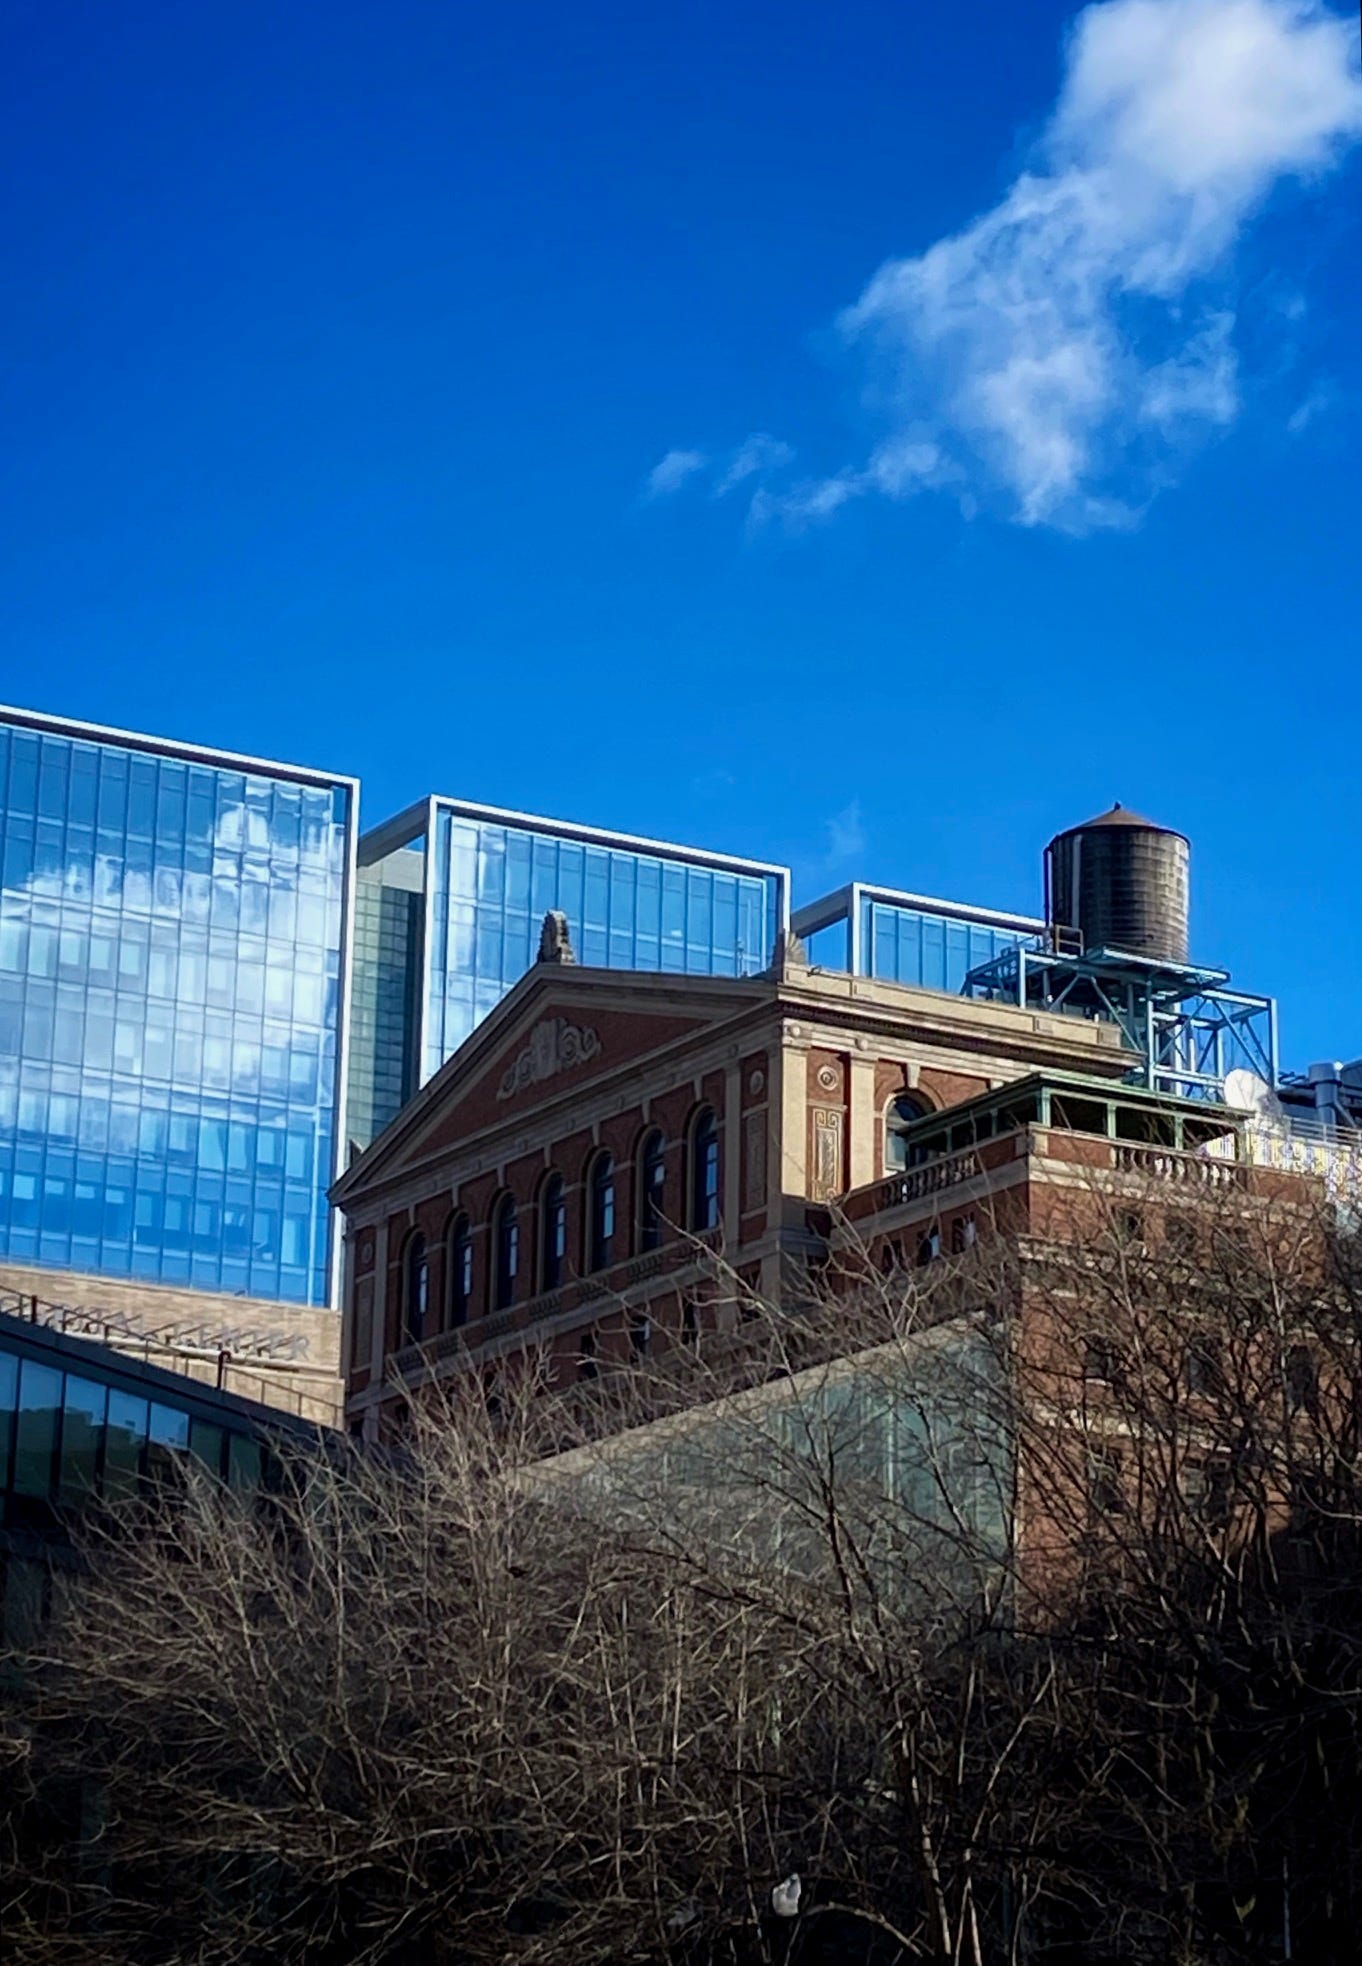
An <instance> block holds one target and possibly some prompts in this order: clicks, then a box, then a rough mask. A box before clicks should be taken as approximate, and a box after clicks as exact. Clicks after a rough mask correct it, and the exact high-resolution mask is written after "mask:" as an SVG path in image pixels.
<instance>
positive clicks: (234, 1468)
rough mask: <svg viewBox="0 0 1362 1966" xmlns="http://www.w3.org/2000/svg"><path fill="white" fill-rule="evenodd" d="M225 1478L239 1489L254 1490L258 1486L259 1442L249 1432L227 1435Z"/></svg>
mask: <svg viewBox="0 0 1362 1966" xmlns="http://www.w3.org/2000/svg"><path fill="white" fill-rule="evenodd" d="M227 1479H228V1481H229V1482H230V1483H231V1485H232V1487H233V1488H235V1489H239V1490H246V1491H254V1490H255V1489H257V1488H259V1486H260V1442H259V1441H258V1440H252V1439H251V1437H250V1435H249V1434H229V1435H228V1436H227Z"/></svg>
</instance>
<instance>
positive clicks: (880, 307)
mask: <svg viewBox="0 0 1362 1966" xmlns="http://www.w3.org/2000/svg"><path fill="white" fill-rule="evenodd" d="M1355 40H1356V29H1355V24H1354V23H1351V22H1348V21H1346V20H1344V19H1343V18H1341V17H1340V16H1338V15H1337V14H1335V13H1333V12H1331V11H1329V10H1328V9H1326V8H1325V7H1323V6H1322V5H1319V4H1316V0H1106V4H1100V5H1092V6H1089V7H1086V8H1085V9H1084V10H1083V12H1082V13H1081V14H1079V16H1078V18H1077V20H1076V22H1075V24H1074V28H1073V31H1072V34H1071V36H1070V39H1069V45H1068V49H1067V59H1066V67H1065V74H1064V80H1063V84H1062V87H1061V90H1060V95H1059V99H1058V101H1057V103H1056V105H1055V108H1054V110H1053V113H1052V115H1051V117H1050V120H1049V122H1048V125H1047V126H1046V129H1045V131H1044V133H1043V135H1042V137H1041V140H1040V143H1039V145H1038V147H1037V152H1036V155H1035V157H1034V159H1033V161H1032V166H1031V168H1029V169H1027V170H1025V171H1023V172H1021V173H1020V175H1018V176H1017V178H1016V179H1015V180H1014V182H1013V183H1012V184H1011V186H1010V187H1009V189H1008V190H1007V192H1006V193H1005V195H1004V196H1003V197H1002V199H1001V200H1000V201H999V203H998V204H997V205H995V206H994V207H993V208H992V210H990V211H987V212H985V213H984V214H983V215H982V216H981V217H980V218H977V219H976V220H974V222H973V223H972V224H970V225H968V226H966V227H965V229H964V230H963V231H960V232H957V233H954V234H952V235H950V236H948V237H946V238H943V239H939V240H938V241H937V242H936V243H935V244H934V245H932V246H929V247H928V248H927V250H926V251H925V252H922V253H919V254H917V255H916V256H914V257H912V258H907V259H895V260H890V261H888V262H887V263H886V264H885V265H884V266H882V267H881V268H880V269H879V271H878V272H877V273H876V274H875V275H874V277H873V278H872V279H871V280H870V282H869V284H868V285H867V286H866V288H865V291H864V292H863V293H862V294H861V296H860V298H859V300H857V301H856V302H855V304H854V305H853V306H851V307H850V308H848V309H847V310H846V311H845V312H844V313H843V314H842V316H841V317H840V320H839V324H838V325H839V329H840V332H841V335H842V337H843V339H844V341H845V343H846V345H847V346H848V347H849V348H851V349H854V350H856V351H857V352H858V353H859V354H861V355H863V356H864V357H865V358H866V360H867V362H868V364H869V370H870V376H871V378H872V380H873V384H874V398H873V400H875V401H876V402H877V403H878V404H879V405H880V406H881V409H882V410H883V411H884V412H885V413H886V415H887V420H888V434H887V436H886V437H885V439H884V440H883V442H882V443H881V444H880V446H879V447H878V448H877V449H876V450H875V451H874V452H872V455H871V457H870V460H869V462H868V463H867V464H866V465H864V466H860V467H855V468H851V467H848V468H844V469H843V470H841V471H838V472H836V473H834V474H833V475H832V476H830V477H828V478H825V479H824V480H822V481H821V482H816V483H813V484H806V485H804V486H801V487H796V488H795V490H794V491H793V492H792V493H790V494H788V495H787V496H786V498H784V499H783V500H781V499H773V498H771V497H769V496H768V497H766V498H765V499H764V500H762V501H761V503H760V504H759V506H758V508H757V509H756V511H754V515H753V516H754V517H756V518H761V517H766V516H771V515H773V514H778V515H780V516H782V517H784V518H785V519H786V520H787V522H794V523H800V522H806V521H808V520H810V519H813V518H818V517H825V516H827V514H828V513H830V512H832V511H835V510H836V509H837V508H838V507H839V506H841V505H843V504H845V503H846V502H847V501H848V499H850V498H853V497H858V496H861V495H863V494H865V493H867V492H871V491H875V492H879V493H881V494H883V495H886V496H889V497H893V498H903V497H906V496H908V495H909V494H911V493H913V492H916V491H918V490H920V489H922V488H923V487H924V486H928V485H936V486H940V485H954V486H955V488H956V490H957V493H958V495H960V496H962V497H965V498H968V497H969V496H970V495H971V493H972V491H982V492H984V493H986V494H992V495H995V496H996V495H997V494H999V493H1001V494H1002V496H1003V498H1004V501H1005V502H1006V504H1007V505H1008V507H1009V509H1010V510H1011V511H1012V512H1013V513H1014V514H1015V516H1016V517H1017V518H1019V519H1020V520H1021V521H1022V522H1023V523H1025V524H1031V525H1036V524H1048V525H1055V526H1059V527H1062V528H1064V529H1066V530H1070V531H1077V532H1082V531H1088V530H1091V529H1092V528H1094V527H1098V526H1107V525H1119V524H1128V523H1130V522H1131V521H1132V520H1133V518H1134V517H1135V515H1136V510H1137V507H1138V504H1139V502H1140V501H1141V499H1143V498H1144V497H1146V496H1147V495H1148V493H1149V491H1151V490H1152V489H1153V488H1154V486H1155V485H1157V484H1158V483H1159V482H1160V481H1163V480H1165V479H1166V478H1167V476H1168V474H1169V472H1170V470H1171V468H1172V466H1173V465H1174V464H1175V462H1176V460H1177V458H1178V457H1179V456H1180V455H1182V454H1183V453H1184V452H1185V450H1186V447H1187V445H1188V444H1189V442H1191V441H1193V440H1195V439H1196V438H1197V437H1199V436H1202V435H1204V434H1206V433H1207V432H1210V431H1214V430H1216V429H1222V428H1224V427H1225V426H1226V425H1227V424H1228V423H1230V422H1231V421H1232V420H1233V418H1234V417H1235V415H1236V414H1237V410H1238V390H1237V384H1236V362H1235V353H1234V346H1233V329H1234V308H1233V283H1232V253H1233V248H1234V247H1235V245H1236V244H1237V242H1238V241H1239V239H1240V238H1241V237H1242V235H1243V234H1244V232H1245V230H1246V228H1247V226H1248V224H1249V223H1250V221H1251V220H1252V218H1253V217H1254V215H1255V214H1256V213H1257V212H1258V211H1259V210H1260V209H1261V207H1262V205H1263V204H1264V202H1265V200H1266V199H1267V198H1268V196H1269V194H1270V193H1271V192H1272V191H1273V190H1274V189H1275V188H1276V187H1277V186H1278V185H1279V184H1280V183H1281V182H1282V181H1284V180H1287V179H1307V178H1312V177H1317V176H1319V175H1322V174H1323V173H1325V172H1326V171H1328V170H1330V169H1331V168H1333V167H1334V166H1335V165H1336V164H1337V162H1338V161H1339V159H1340V157H1341V155H1342V154H1343V152H1344V150H1345V149H1346V148H1347V146H1348V145H1349V144H1350V143H1351V142H1352V141H1354V140H1355V139H1356V138H1357V137H1358V135H1359V134H1362V80H1360V79H1359V75H1358V69H1357V61H1356V56H1355V53H1354V42H1355Z"/></svg>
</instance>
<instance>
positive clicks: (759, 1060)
mask: <svg viewBox="0 0 1362 1966" xmlns="http://www.w3.org/2000/svg"><path fill="white" fill-rule="evenodd" d="M1127 1064H1128V1060H1127V1059H1126V1057H1125V1055H1124V1054H1123V1053H1122V1052H1121V1050H1120V1049H1119V1046H1118V1043H1117V1041H1116V1038H1115V1034H1114V1032H1112V1031H1111V1030H1109V1029H1107V1028H1105V1027H1101V1026H1095V1025H1091V1024H1077V1023H1075V1022H1074V1021H1073V1020H1068V1019H1064V1018H1057V1017H1056V1018H1050V1017H1036V1016H1035V1015H1033V1014H1032V1013H1031V1012H1029V1011H1028V1012H1026V1013H1021V1012H1018V1011H1015V1010H1011V1009H1009V1008H1007V1007H1002V1006H998V1005H992V1004H976V1003H972V1002H966V1001H964V1000H961V999H956V998H951V997H944V996H939V995H936V994H933V993H930V992H926V991H921V990H914V989H908V988H905V987H901V986H897V985H891V984H879V983H869V982H866V981H864V980H863V979H857V980H856V981H855V982H854V984H853V982H852V979H850V978H847V977H845V976H842V975H832V974H827V975H825V974H824V973H823V972H821V971H818V970H809V969H807V968H805V967H803V966H802V965H799V964H793V965H790V966H788V967H786V969H785V970H784V971H783V972H782V973H781V974H778V975H776V974H772V975H768V976H764V977H758V978H753V979H749V980H743V981H729V980H723V979H710V978H699V977H665V976H651V975H635V974H628V973H621V972H613V971H601V970H586V969H576V968H560V967H557V966H548V965H546V966H544V967H542V968H538V969H535V970H532V971H531V972H530V973H529V974H528V975H527V976H526V977H525V978H523V979H522V981H521V983H520V984H518V985H517V987H516V989H515V990H514V991H513V992H512V993H511V995H510V996H509V997H508V998H507V999H506V1000H505V1002H504V1003H503V1004H502V1005H501V1006H500V1008H499V1009H498V1010H497V1011H496V1012H495V1013H494V1014H493V1016H492V1017H491V1018H489V1019H488V1020H487V1023H486V1024H484V1025H483V1026H482V1027H481V1029H480V1030H479V1031H478V1032H476V1033H475V1034H474V1035H473V1037H471V1038H470V1039H469V1040H468V1041H467V1043H466V1044H465V1045H464V1046H463V1048H462V1050H461V1051H460V1052H459V1053H458V1054H456V1056H455V1057H454V1058H452V1059H451V1060H450V1061H449V1063H448V1064H447V1065H446V1066H445V1067H444V1068H443V1069H442V1071H441V1072H440V1073H439V1074H438V1075H437V1076H436V1078H435V1079H433V1080H432V1081H431V1083H430V1084H429V1085H428V1086H427V1087H426V1088H425V1089H424V1090H423V1091H422V1092H421V1093H420V1094H418V1095H417V1097H416V1098H415V1099H414V1100H413V1101H412V1102H411V1104H410V1105H409V1106H408V1107H407V1108H406V1110H405V1111H404V1112H403V1113H402V1114H401V1115H399V1117H398V1119H397V1120H396V1121H395V1122H394V1123H393V1125H392V1126H391V1127H390V1128H389V1129H388V1130H387V1132H386V1133H385V1134H384V1135H383V1136H382V1137H381V1138H380V1139H379V1140H378V1141H376V1142H375V1143H374V1145H373V1146H372V1147H371V1148H370V1149H369V1151H368V1152H367V1153H366V1154H365V1155H363V1156H362V1157H361V1159H360V1160H359V1161H358V1162H357V1163H356V1164H355V1165H354V1166H353V1167H352V1168H351V1169H350V1170H349V1172H348V1173H347V1174H346V1175H345V1176H344V1177H343V1178H342V1180H341V1181H340V1182H339V1183H338V1185H337V1189H336V1191H335V1192H336V1199H337V1201H338V1203H339V1205H340V1207H341V1209H342V1210H343V1212H344V1214H345V1217H346V1220H347V1236H346V1250H347V1263H346V1301H345V1310H346V1318H345V1348H346V1349H345V1361H344V1363H345V1368H346V1371H347V1375H348V1390H349V1402H348V1410H349V1416H350V1422H351V1425H352V1426H355V1427H356V1428H357V1429H358V1428H362V1429H363V1430H365V1431H366V1432H368V1433H369V1434H375V1433H380V1432H382V1431H383V1428H384V1425H385V1424H386V1423H385V1422H384V1420H383V1418H382V1414H383V1410H384V1408H385V1406H386V1405H387V1403H388V1402H398V1403H400V1401H401V1398H402V1392H401V1387H402V1384H403V1383H406V1384H414V1383H417V1382H419V1381H420V1380H422V1379H424V1378H428V1377H429V1376H431V1375H435V1376H440V1375H443V1374H445V1373H448V1372H452V1371H461V1370H465V1369H467V1368H468V1367H469V1366H470V1365H472V1364H477V1365H481V1366H483V1367H486V1366H488V1365H489V1364H490V1363H491V1362H492V1361H494V1360H495V1359H497V1358H499V1357H501V1356H502V1355H504V1354H506V1353H509V1352H515V1351H518V1350H522V1349H523V1348H524V1346H525V1345H526V1344H527V1343H531V1342H533V1343H535V1344H537V1345H539V1346H542V1347H543V1348H544V1349H545V1350H546V1351H547V1352H548V1353H549V1355H550V1357H551V1358H552V1360H553V1361H554V1365H555V1370H556V1372H557V1374H558V1376H559V1378H560V1379H562V1378H564V1377H566V1378H569V1379H570V1378H573V1377H576V1376H592V1375H593V1374H594V1372H595V1371H596V1370H597V1369H598V1368H599V1366H600V1365H601V1364H603V1363H606V1362H608V1361H611V1360H615V1359H622V1358H627V1357H628V1356H629V1353H630V1351H631V1349H634V1348H639V1347H642V1346H647V1347H649V1348H652V1347H655V1346H659V1345H667V1344H672V1343H679V1342H693V1341H694V1340H695V1338H696V1337H697V1335H699V1332H700V1331H702V1330H703V1328H704V1327H705V1326H706V1325H707V1324H711V1323H713V1322H714V1321H715V1319H716V1318H723V1317H724V1316H726V1315H730V1314H731V1312H732V1307H731V1306H723V1305H721V1304H716V1303H715V1301H714V1299H715V1295H716V1293H715V1289H714V1284H713V1279H712V1272H713V1262H712V1258H711V1257H710V1254H709V1252H710V1251H711V1250H712V1249H714V1248H719V1247H721V1248H722V1250H723V1254H724V1257H725V1259H726V1263H727V1265H728V1266H729V1267H730V1268H731V1270H732V1271H735V1272H738V1273H739V1274H741V1275H742V1276H744V1277H745V1278H747V1279H749V1280H750V1282H751V1283H752V1285H753V1286H754V1287H757V1288H760V1289H762V1290H764V1291H768V1292H771V1293H774V1292H776V1291H778V1290H779V1289H780V1287H781V1278H782V1274H783V1265H784V1264H785V1263H786V1262H787V1261H788V1259H789V1258H790V1256H791V1255H792V1254H795V1255H799V1256H800V1257H801V1259H802V1255H803V1253H804V1252H806V1251H807V1247H808V1242H809V1210H810V1205H811V1204H813V1205H819V1204H824V1205H825V1204H829V1203H840V1202H841V1201H842V1200H843V1199H844V1198H846V1197H848V1196H853V1197H855V1198H857V1199H859V1197H860V1196H861V1195H863V1194H864V1193H866V1192H867V1191H873V1190H874V1188H875V1184H876V1183H877V1182H879V1181H880V1180H881V1179H882V1177H883V1176H884V1173H885V1112H886V1108H887V1107H888V1105H889V1102H890V1101H891V1100H892V1099H893V1098H894V1097H895V1096H896V1095H897V1094H899V1093H901V1092H904V1091H906V1090H907V1091H911V1092H912V1093H913V1095H914V1097H915V1098H916V1099H917V1100H918V1101H919V1103H920V1104H921V1105H922V1106H923V1107H924V1108H925V1109H927V1110H929V1111H930V1110H935V1109H937V1108H940V1107H944V1106H949V1105H953V1104H955V1103H957V1102H959V1101H960V1100H962V1099H966V1098H969V1097H971V1096H974V1095H976V1094H978V1093H981V1092H985V1091H987V1090H988V1089H989V1088H991V1087H994V1086H998V1085H1001V1084H1004V1083H1008V1082H1010V1081H1012V1080H1014V1079H1018V1078H1020V1077H1022V1076H1024V1075H1025V1074H1026V1073H1028V1072H1034V1071H1035V1070H1037V1069H1038V1068H1047V1067H1048V1068H1051V1069H1056V1070H1067V1071H1070V1072H1074V1071H1077V1072H1083V1073H1086V1074H1090V1075H1096V1076H1101V1077H1109V1078H1112V1079H1116V1078H1119V1076H1120V1074H1121V1073H1122V1071H1123V1070H1124V1069H1125V1067H1126V1065H1127ZM702 1120H705V1121H707V1123H708V1125H709V1126H710V1127H711V1128H712V1141H711V1144H709V1145H708V1147H706V1146H705V1144H704V1142H703V1141H701V1142H699V1143H697V1124H698V1123H699V1122H701V1121H702ZM656 1135H660V1136H661V1147H662V1170H663V1171H662V1182H661V1189H660V1194H658V1195H655V1197H654V1210H655V1214H656V1216H657V1217H659V1218H660V1220H659V1221H658V1223H657V1226H656V1229H655V1230H654V1231H653V1232H652V1233H651V1234H650V1233H649V1231H648V1229H647V1228H646V1226H645V1202H644V1196H643V1194H642V1191H641V1174H642V1166H641V1155H642V1150H643V1148H644V1144H645V1141H647V1140H648V1139H650V1138H651V1137H654V1136H656ZM1007 1144H1008V1143H1005V1142H998V1143H993V1145H995V1146H996V1147H999V1148H1001V1147H1003V1146H1005V1145H1007ZM604 1156H609V1161H610V1166H611V1169H612V1179H611V1180H610V1181H609V1182H607V1183H603V1184H602V1186H603V1187H604V1188H606V1189H607V1190H608V1193H609V1200H610V1202H611V1204H612V1209H611V1210H610V1211H608V1215H609V1226H610V1227H611V1229H612V1233H611V1234H610V1236H609V1238H608V1246H606V1247H604V1248H602V1247H600V1246H596V1247H593V1240H594V1242H595V1244H596V1245H600V1244H601V1242H602V1240H603V1238H602V1234H601V1231H602V1229H603V1228H604V1226H606V1223H605V1221H603V1220H602V1221H598V1222H597V1224H596V1234H595V1236H594V1238H593V1218H592V1177H593V1169H596V1168H598V1167H600V1166H601V1165H602V1164H603V1157H604ZM551 1180H554V1181H555V1187H556V1180H561V1183H562V1187H561V1198H562V1203H563V1211H564V1222H563V1226H564V1229H565V1235H564V1238H563V1242H564V1246H563V1252H562V1259H561V1263H560V1265H559V1267H560V1271H561V1274H560V1276H559V1278H558V1280H557V1281H556V1282H553V1281H552V1280H551V1278H547V1277H546V1275H545V1247H544V1245H545V1238H546V1234H548V1233H550V1232H549V1230H548V1228H547V1226H546V1218H547V1213H548V1211H547V1210H546V1207H545V1198H546V1190H547V1188H548V1184H549V1183H550V1181H551ZM507 1198H509V1200H508V1199H507ZM601 1205H602V1204H601V1202H600V1200H599V1198H598V1204H597V1206H598V1208H599V1207H600V1206H601ZM503 1208H506V1209H510V1208H513V1209H514V1219H515V1225H516V1248H515V1262H514V1276H513V1278H511V1277H510V1275H509V1274H508V1273H509V1270H510V1268H511V1265H510V1263H509V1259H508V1258H507V1255H506V1251H505V1249H504V1248H503V1247H502V1243H503V1240H504V1238H503V1237H501V1236H500V1235H499V1231H498V1224H499V1223H500V1222H501V1221H502V1219H503V1218H502V1215H501V1213H500V1211H501V1210H502V1209H503ZM938 1212H939V1213H940V1215H941V1223H942V1226H943V1227H944V1231H945V1234H946V1235H947V1236H948V1237H949V1236H950V1235H951V1234H952V1233H953V1226H952V1225H953V1222H954V1219H955V1218H954V1213H953V1212H952V1211H950V1210H944V1211H938ZM956 1212H957V1213H960V1214H961V1215H962V1216H963V1214H964V1213H966V1212H967V1209H966V1208H965V1206H964V1204H963V1203H962V1207H961V1209H960V1210H959V1211H956ZM461 1224H466V1227H467V1238H468V1255H469V1259H470V1267H471V1288H470V1289H469V1292H468V1296H467V1302H466V1304H464V1303H460V1302H459V1301H458V1292H457V1290H456V1289H454V1288H452V1278H451V1262H452V1259H453V1258H454V1257H455V1255H456V1254H457V1256H458V1258H459V1264H460V1265H461V1264H462V1262H463V1260H464V1252H463V1250H462V1248H461V1247H460V1248H459V1249H458V1250H457V1252H456V1250H455V1245H454V1242H453V1240H452V1231H453V1230H454V1228H455V1225H461ZM417 1238H419V1239H420V1244H419V1245H417V1244H416V1239H417ZM414 1247H418V1248H423V1250H424V1259H423V1262H417V1261H416V1260H415V1259H414V1258H413V1253H412V1252H413V1248H414ZM499 1250H500V1253H501V1260H500V1262H499V1260H498V1259H499ZM904 1260H912V1258H911V1255H909V1254H908V1253H907V1252H906V1251H905V1255H904ZM456 1267H457V1266H456ZM414 1270H415V1271H419V1273H420V1274H419V1275H416V1274H414ZM422 1303H423V1304H424V1312H423V1313H422V1311H421V1304H422Z"/></svg>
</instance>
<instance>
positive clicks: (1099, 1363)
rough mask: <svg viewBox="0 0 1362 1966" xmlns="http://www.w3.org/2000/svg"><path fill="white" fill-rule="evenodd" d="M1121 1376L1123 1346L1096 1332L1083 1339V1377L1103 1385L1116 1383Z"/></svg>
mask: <svg viewBox="0 0 1362 1966" xmlns="http://www.w3.org/2000/svg"><path fill="white" fill-rule="evenodd" d="M1120 1376H1121V1348H1120V1346H1119V1345H1118V1344H1116V1343H1115V1341H1114V1340H1113V1339H1111V1338H1104V1337H1102V1336H1101V1335H1100V1334H1097V1333H1094V1334H1093V1335H1092V1336H1090V1337H1087V1338H1085V1339H1084V1340H1083V1377H1084V1378H1085V1379H1095V1380H1098V1381H1100V1382H1101V1383H1102V1384H1103V1385H1112V1384H1114V1383H1115V1382H1116V1381H1117V1380H1118V1379H1119V1378H1120Z"/></svg>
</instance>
